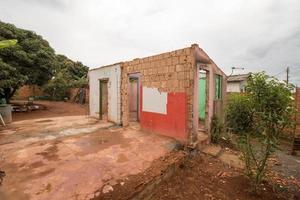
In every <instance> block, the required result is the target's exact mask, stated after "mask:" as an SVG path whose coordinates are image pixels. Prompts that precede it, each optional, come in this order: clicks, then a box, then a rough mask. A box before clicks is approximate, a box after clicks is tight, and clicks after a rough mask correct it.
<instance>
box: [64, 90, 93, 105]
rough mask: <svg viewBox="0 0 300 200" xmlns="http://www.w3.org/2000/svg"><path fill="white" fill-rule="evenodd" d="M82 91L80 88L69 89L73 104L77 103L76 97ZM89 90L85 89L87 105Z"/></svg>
mask: <svg viewBox="0 0 300 200" xmlns="http://www.w3.org/2000/svg"><path fill="white" fill-rule="evenodd" d="M79 90H80V88H70V89H69V98H70V100H71V101H72V102H75V97H76V95H77V93H78V91H79ZM89 94H90V92H89V89H88V88H85V103H86V104H87V103H89Z"/></svg>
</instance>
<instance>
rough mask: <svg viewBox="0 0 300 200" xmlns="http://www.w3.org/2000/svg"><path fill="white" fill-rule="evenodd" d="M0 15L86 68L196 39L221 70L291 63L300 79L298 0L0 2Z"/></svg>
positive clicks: (296, 78) (272, 68)
mask: <svg viewBox="0 0 300 200" xmlns="http://www.w3.org/2000/svg"><path fill="white" fill-rule="evenodd" d="M0 20H2V21H4V22H9V23H13V24H15V25H16V26H18V27H22V28H25V29H30V30H34V31H35V32H37V33H38V34H40V35H42V36H43V37H44V38H46V39H47V40H48V41H49V42H50V44H51V45H52V46H53V47H54V48H55V49H56V51H57V53H61V54H65V55H67V56H68V57H70V58H72V59H74V60H80V61H82V62H83V63H85V64H86V65H88V66H90V67H96V66H101V65H105V64H110V63H114V62H118V61H123V60H130V59H133V58H136V57H143V56H148V55H153V54H156V53H160V52H164V51H169V50H173V49H177V48H182V47H185V46H189V45H191V44H192V43H198V44H199V45H200V46H201V47H202V48H203V49H204V50H205V51H206V52H207V53H208V54H209V56H210V57H211V58H213V59H214V61H215V62H216V63H217V64H218V65H219V66H220V67H221V68H222V69H224V71H225V72H227V73H230V71H231V70H230V68H231V67H232V66H236V67H237V66H243V67H245V68H246V70H245V72H247V71H254V72H255V71H261V70H266V71H267V72H269V73H270V74H273V75H274V74H277V73H279V72H280V71H283V69H284V67H286V66H293V67H292V68H291V71H292V73H291V80H294V81H295V82H298V83H300V75H299V70H298V69H299V68H300V60H299V55H300V23H299V20H300V2H299V1H297V0H264V1H261V0H252V1H244V0H230V1H217V0H210V1H204V0H190V1H180V0H173V1H166V0H148V1H139V0H126V1H124V0H110V1H108V0H102V1H99V0H87V1H80V0H10V1H5V0H0ZM297 70H298V71H297ZM293 72H294V73H293ZM297 72H298V73H297ZM282 74H283V73H281V74H280V75H279V76H282V77H283V75H282Z"/></svg>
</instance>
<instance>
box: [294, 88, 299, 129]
mask: <svg viewBox="0 0 300 200" xmlns="http://www.w3.org/2000/svg"><path fill="white" fill-rule="evenodd" d="M295 95H296V96H295V104H296V109H297V115H296V120H297V125H298V126H299V129H300V87H298V88H296V94H295Z"/></svg>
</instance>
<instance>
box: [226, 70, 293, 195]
mask: <svg viewBox="0 0 300 200" xmlns="http://www.w3.org/2000/svg"><path fill="white" fill-rule="evenodd" d="M292 89H293V87H292V85H289V84H287V83H283V82H280V81H278V80H277V79H275V78H273V77H268V76H267V75H266V74H265V73H257V74H252V75H251V76H250V78H249V80H248V82H247V86H246V92H247V94H246V95H237V96H233V98H231V99H230V100H229V104H228V108H227V112H226V120H227V125H228V126H229V127H230V128H231V129H232V131H233V133H236V134H238V137H239V142H238V146H239V147H240V150H241V152H242V155H243V160H244V162H245V167H246V168H245V172H246V175H247V176H248V177H249V178H250V179H251V180H252V183H253V186H254V190H255V191H256V189H257V186H258V185H259V184H260V183H261V181H262V180H263V178H264V176H265V172H266V168H267V164H268V159H269V157H270V155H272V153H274V151H275V150H276V149H277V147H278V143H279V136H280V135H281V134H282V133H283V131H284V129H285V128H288V127H290V126H292V120H291V119H292V116H293V113H294V108H293V98H292V92H291V91H292Z"/></svg>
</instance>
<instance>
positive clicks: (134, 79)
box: [128, 74, 140, 122]
mask: <svg viewBox="0 0 300 200" xmlns="http://www.w3.org/2000/svg"><path fill="white" fill-rule="evenodd" d="M139 80H140V79H139V74H130V75H129V88H128V90H129V91H128V95H129V121H131V122H138V121H139V111H140V108H139V105H140V102H139V99H140V90H139V88H140V82H139Z"/></svg>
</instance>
